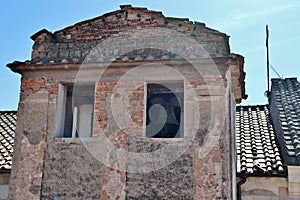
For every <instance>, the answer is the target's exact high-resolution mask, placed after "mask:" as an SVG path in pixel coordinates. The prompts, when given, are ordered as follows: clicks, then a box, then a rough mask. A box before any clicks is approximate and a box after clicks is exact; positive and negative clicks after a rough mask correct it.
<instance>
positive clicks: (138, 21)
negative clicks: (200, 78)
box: [32, 8, 230, 63]
mask: <svg viewBox="0 0 300 200" xmlns="http://www.w3.org/2000/svg"><path fill="white" fill-rule="evenodd" d="M155 28H158V29H159V28H165V29H169V30H174V32H173V33H176V31H178V32H179V33H183V34H185V35H187V36H190V37H191V38H193V39H194V40H195V41H196V42H198V43H199V44H201V45H202V46H203V48H204V49H205V50H206V51H207V52H208V55H210V56H212V57H223V56H228V55H229V53H230V50H229V43H228V36H227V35H225V34H223V33H220V32H218V31H215V30H213V29H209V28H207V27H205V24H203V23H198V22H192V21H189V20H188V19H179V18H169V17H165V16H164V15H163V14H162V13H161V12H155V11H149V10H147V9H142V8H127V9H121V10H117V11H115V12H112V13H108V14H105V15H103V16H100V17H97V18H94V19H91V20H87V21H83V22H81V23H78V24H76V25H74V26H70V27H67V28H65V29H63V30H60V31H57V32H55V33H53V34H52V33H50V32H49V31H47V30H42V31H40V32H38V33H36V34H35V35H34V36H32V39H33V40H34V42H35V43H34V46H33V51H32V60H33V61H34V62H37V63H39V62H42V63H45V62H46V63H51V62H57V61H62V60H63V62H70V61H71V62H73V61H82V60H83V59H85V58H86V56H87V54H88V53H89V52H90V51H91V50H92V49H93V48H94V47H96V46H97V45H98V44H100V43H101V42H102V41H104V40H105V39H107V38H119V39H120V38H124V39H125V40H126V38H129V37H131V35H132V31H135V32H136V31H138V30H143V29H155ZM161 31H162V30H160V31H158V32H157V35H158V36H161V35H162V34H163V35H167V31H165V33H162V32H161ZM168 34H170V33H168ZM135 37H140V38H143V37H146V36H145V33H144V32H141V33H140V35H139V34H138V33H136V35H135ZM151 37H155V31H153V33H151ZM174 42H175V44H176V43H178V42H182V41H178V40H177V41H174ZM180 46H181V48H182V50H183V51H184V49H183V48H185V47H184V45H180ZM115 51H116V52H117V51H119V47H117V49H115ZM187 52H188V51H187ZM110 53H111V52H106V51H105V49H103V52H102V53H101V54H104V55H102V56H105V54H110ZM144 54H145V53H144ZM140 56H143V55H141V54H140ZM145 56H147V55H145ZM148 56H149V55H148ZM91 60H93V58H91Z"/></svg>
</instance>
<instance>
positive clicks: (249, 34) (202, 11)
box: [0, 0, 300, 110]
mask: <svg viewBox="0 0 300 200" xmlns="http://www.w3.org/2000/svg"><path fill="white" fill-rule="evenodd" d="M121 4H132V5H133V6H136V7H147V8H148V9H151V10H156V11H162V12H163V13H164V15H165V16H168V17H183V18H189V19H190V20H192V21H200V22H204V23H205V24H206V25H207V26H208V27H210V28H213V29H216V30H219V31H221V32H224V33H226V34H227V35H229V36H230V47H231V51H232V52H233V53H238V54H241V55H243V56H244V57H245V71H246V73H247V75H246V93H247V94H248V95H249V97H248V99H247V100H244V101H243V102H242V104H264V103H267V99H266V98H265V97H264V91H265V90H266V88H267V81H266V48H265V25H266V24H268V25H269V30H270V40H269V44H270V63H271V65H272V66H273V67H274V68H276V70H277V71H278V73H279V74H280V76H283V77H284V78H286V77H299V78H300V70H299V67H300V64H299V62H298V58H299V56H300V53H299V46H300V21H299V20H300V12H299V10H300V1H296V0H286V1H277V0H264V1H261V0H242V1H241V0H227V1H221V0H219V1H217V0H215V1H207V0H202V1H196V0H185V1H182V0H172V1H171V0H164V1H158V0H156V1H153V0H152V1H149V0H148V1H145V0H136V1H130V0H128V1H121V0H120V1H117V0H108V1H107V0H106V1H103V0H98V1H97V0H89V1H82V0H65V1H58V0H52V1H48V0H46V1H40V0H39V1H37V0H30V1H3V2H2V5H1V7H0V26H1V37H0V44H1V45H0V53H1V54H0V55H1V56H0V94H1V96H0V110H16V109H17V103H18V100H19V87H20V78H21V77H20V75H18V74H15V73H13V72H11V71H10V70H9V69H8V68H7V67H6V64H7V63H10V62H13V61H15V60H19V61H25V60H29V59H30V56H31V48H32V45H33V41H32V40H31V39H30V36H31V35H33V34H34V33H36V32H37V31H39V30H41V29H43V28H46V29H48V30H49V31H51V32H55V31H57V30H60V29H62V28H64V27H66V26H69V25H72V24H74V23H77V22H80V21H83V20H86V19H90V18H93V17H96V16H100V15H102V14H105V13H107V12H110V11H114V10H117V9H119V5H121ZM271 77H277V75H276V74H275V73H273V72H272V71H271Z"/></svg>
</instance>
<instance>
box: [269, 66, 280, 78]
mask: <svg viewBox="0 0 300 200" xmlns="http://www.w3.org/2000/svg"><path fill="white" fill-rule="evenodd" d="M270 67H271V69H272V70H273V72H275V74H276V75H277V76H278V78H281V79H283V77H281V76H280V75H279V73H278V72H277V71H276V69H275V68H274V67H273V66H272V65H271V64H270Z"/></svg>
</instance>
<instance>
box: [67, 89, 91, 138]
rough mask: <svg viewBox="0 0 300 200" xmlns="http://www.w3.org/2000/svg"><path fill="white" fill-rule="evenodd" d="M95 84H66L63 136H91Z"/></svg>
mask: <svg viewBox="0 0 300 200" xmlns="http://www.w3.org/2000/svg"><path fill="white" fill-rule="evenodd" d="M93 110H94V86H73V85H70V86H66V105H65V120H64V135H63V137H91V135H92V134H91V133H92V122H93Z"/></svg>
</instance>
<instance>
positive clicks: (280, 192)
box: [242, 177, 288, 200]
mask: <svg viewBox="0 0 300 200" xmlns="http://www.w3.org/2000/svg"><path fill="white" fill-rule="evenodd" d="M287 187H288V183H287V178H286V177H247V181H246V183H244V184H243V185H242V199H243V200H253V199H259V200H270V199H272V200H276V199H286V198H287V197H286V195H287V194H286V193H287ZM284 196H285V197H284Z"/></svg>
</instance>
